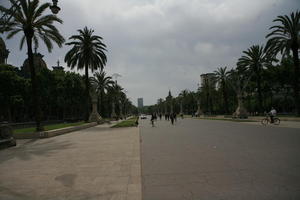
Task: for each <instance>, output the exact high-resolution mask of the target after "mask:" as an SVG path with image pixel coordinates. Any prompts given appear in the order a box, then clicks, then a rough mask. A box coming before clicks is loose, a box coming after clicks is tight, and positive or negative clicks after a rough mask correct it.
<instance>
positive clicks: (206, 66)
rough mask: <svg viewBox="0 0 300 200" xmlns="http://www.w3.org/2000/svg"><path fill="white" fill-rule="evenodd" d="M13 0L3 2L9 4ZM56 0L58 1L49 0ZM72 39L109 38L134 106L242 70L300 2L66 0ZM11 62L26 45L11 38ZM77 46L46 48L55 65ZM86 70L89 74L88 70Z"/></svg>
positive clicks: (111, 58)
mask: <svg viewBox="0 0 300 200" xmlns="http://www.w3.org/2000/svg"><path fill="white" fill-rule="evenodd" d="M5 1H7V0H0V2H1V3H2V4H3V3H4V2H5ZM41 2H51V0H41ZM58 5H59V6H60V7H61V9H62V10H61V12H60V13H59V14H58V16H59V17H60V18H61V19H62V20H63V21H64V23H63V25H59V26H58V28H59V30H60V31H61V33H62V35H64V36H65V38H66V39H67V38H69V37H70V36H71V35H73V34H77V32H76V30H77V29H81V28H83V27H84V26H88V27H89V28H93V29H94V30H95V34H97V35H100V36H102V37H103V38H104V41H103V42H104V43H105V44H106V45H107V48H108V53H107V56H108V63H107V65H106V68H105V70H106V71H107V73H108V74H110V75H112V74H114V73H118V74H121V75H122V77H119V78H118V83H120V84H121V85H122V86H123V87H124V88H125V90H126V91H127V95H128V96H129V97H130V99H131V100H132V102H133V103H134V104H137V102H136V101H137V98H138V97H143V98H144V104H146V105H149V104H154V103H156V101H157V99H158V98H160V97H163V98H164V97H166V96H167V94H168V90H169V89H171V92H172V94H173V96H176V95H178V93H179V92H180V91H181V90H183V89H189V90H195V89H196V88H197V84H198V83H199V81H200V74H202V73H207V72H213V71H214V70H216V69H217V68H218V67H224V66H228V67H229V68H232V67H235V64H236V62H237V59H238V58H239V57H240V56H241V55H242V51H243V50H246V49H247V48H249V47H250V46H251V45H254V44H259V45H261V44H264V43H265V42H266V40H265V35H266V34H267V33H268V32H269V30H268V28H269V27H270V26H272V25H273V22H272V20H273V19H275V18H276V16H278V15H284V14H290V13H291V12H293V11H295V10H296V9H297V8H298V9H299V8H300V1H299V0H251V1H250V0H59V2H58ZM6 44H7V47H8V48H9V50H10V51H11V53H10V55H9V58H8V62H9V63H11V64H13V65H15V66H21V65H22V63H23V61H24V59H25V57H26V48H24V49H23V51H19V38H18V37H16V38H15V39H12V40H9V41H7V40H6ZM69 48H70V47H68V46H64V47H63V48H61V49H60V48H58V47H55V48H54V49H53V51H52V53H48V52H47V51H46V49H45V48H44V45H40V49H39V50H38V51H39V52H41V53H42V54H44V55H45V57H44V59H45V61H46V63H47V65H48V68H50V69H51V66H53V65H55V64H56V62H57V60H58V59H59V60H60V61H61V63H62V65H63V66H64V67H66V70H69V69H67V66H66V64H64V63H63V60H64V55H65V54H66V52H67V51H68V49H69ZM81 73H82V72H81Z"/></svg>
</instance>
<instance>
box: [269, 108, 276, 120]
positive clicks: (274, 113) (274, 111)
mask: <svg viewBox="0 0 300 200" xmlns="http://www.w3.org/2000/svg"><path fill="white" fill-rule="evenodd" d="M276 114H277V112H276V110H275V108H273V107H272V109H271V111H270V118H271V123H274V117H275V116H276Z"/></svg>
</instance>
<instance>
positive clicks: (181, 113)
mask: <svg viewBox="0 0 300 200" xmlns="http://www.w3.org/2000/svg"><path fill="white" fill-rule="evenodd" d="M180 115H183V106H182V101H181V102H180Z"/></svg>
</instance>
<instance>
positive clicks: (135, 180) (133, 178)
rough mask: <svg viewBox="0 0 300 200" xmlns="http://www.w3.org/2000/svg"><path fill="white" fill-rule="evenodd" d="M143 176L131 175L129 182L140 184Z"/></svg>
mask: <svg viewBox="0 0 300 200" xmlns="http://www.w3.org/2000/svg"><path fill="white" fill-rule="evenodd" d="M141 179H142V178H141V176H130V177H129V181H128V184H140V183H141V181H142V180H141Z"/></svg>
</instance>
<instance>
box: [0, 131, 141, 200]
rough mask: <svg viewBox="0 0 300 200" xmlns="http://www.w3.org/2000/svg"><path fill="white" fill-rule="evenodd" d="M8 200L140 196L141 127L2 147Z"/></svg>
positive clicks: (1, 179) (3, 190) (0, 163)
mask: <svg viewBox="0 0 300 200" xmlns="http://www.w3.org/2000/svg"><path fill="white" fill-rule="evenodd" d="M0 158H1V159H0V172H1V173H0V199H1V200H2V199H3V200H34V199H36V200H44V199H45V200H65V199H70V200H79V199H80V200H82V199H85V200H112V199H114V200H126V199H128V200H140V199H141V168H140V141H139V129H138V128H125V129H123V128H118V129H113V128H109V127H108V125H101V126H96V127H93V128H89V129H85V130H81V131H77V132H73V133H69V134H66V135H61V136H57V137H53V138H49V139H40V140H24V141H23V142H22V141H20V142H19V145H18V146H17V147H13V148H8V149H5V150H1V151H0Z"/></svg>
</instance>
